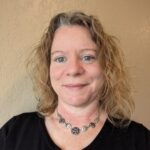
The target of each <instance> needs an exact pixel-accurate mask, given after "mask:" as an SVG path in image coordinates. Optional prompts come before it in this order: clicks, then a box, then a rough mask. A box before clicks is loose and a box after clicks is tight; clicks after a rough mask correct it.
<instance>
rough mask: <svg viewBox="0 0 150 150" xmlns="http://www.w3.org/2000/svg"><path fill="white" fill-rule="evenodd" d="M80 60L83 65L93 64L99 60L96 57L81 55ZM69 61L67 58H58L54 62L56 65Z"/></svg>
mask: <svg viewBox="0 0 150 150" xmlns="http://www.w3.org/2000/svg"><path fill="white" fill-rule="evenodd" d="M79 58H80V59H79V60H81V61H82V62H83V63H92V62H94V61H95V60H96V59H97V57H96V56H95V55H81V56H80V57H79ZM68 60H69V58H67V57H66V56H56V57H55V58H54V62H56V63H65V62H67V61H68Z"/></svg>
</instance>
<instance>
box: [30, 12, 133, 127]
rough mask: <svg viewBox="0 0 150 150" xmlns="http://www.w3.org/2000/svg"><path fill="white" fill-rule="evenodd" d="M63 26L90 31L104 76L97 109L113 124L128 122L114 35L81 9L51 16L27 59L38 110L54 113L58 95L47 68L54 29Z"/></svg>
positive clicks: (126, 89) (128, 102) (129, 105)
mask: <svg viewBox="0 0 150 150" xmlns="http://www.w3.org/2000/svg"><path fill="white" fill-rule="evenodd" d="M63 25H69V26H70V25H79V26H83V27H85V28H87V29H88V31H89V32H90V34H91V37H92V40H93V41H94V42H95V43H96V44H97V46H98V47H99V63H100V65H101V67H102V69H103V71H104V75H105V81H104V85H103V87H102V93H101V94H102V95H101V97H100V99H99V102H100V109H102V110H105V111H106V112H107V113H108V118H109V120H110V121H111V122H112V123H113V124H114V125H116V126H117V125H125V124H128V123H129V122H130V119H131V114H132V111H133V108H134V102H133V100H132V98H131V92H130V86H129V78H128V75H127V71H126V67H125V65H124V59H123V54H122V52H121V50H120V49H119V48H118V46H117V44H116V38H115V37H113V36H110V35H108V34H107V33H106V32H104V29H103V27H102V25H101V23H100V21H99V20H98V19H97V18H96V17H94V16H91V15H86V14H84V13H83V12H67V13H60V14H57V15H56V16H54V17H53V18H52V19H51V21H50V24H49V27H48V28H47V29H46V32H45V33H44V35H43V37H42V38H41V41H40V43H39V44H38V46H37V47H36V48H35V50H34V53H33V57H32V59H30V61H29V62H28V67H30V71H31V73H32V79H33V83H34V84H33V85H34V90H35V91H36V93H38V96H37V98H38V100H39V101H38V106H37V110H38V112H39V113H40V114H42V115H43V116H45V115H47V114H51V113H52V112H54V110H55V108H56V107H57V103H58V97H57V94H56V93H55V91H54V90H53V87H52V85H51V82H50V74H49V68H50V63H51V60H50V59H51V46H52V42H53V39H54V35H55V31H56V30H57V29H58V28H59V27H61V26H63Z"/></svg>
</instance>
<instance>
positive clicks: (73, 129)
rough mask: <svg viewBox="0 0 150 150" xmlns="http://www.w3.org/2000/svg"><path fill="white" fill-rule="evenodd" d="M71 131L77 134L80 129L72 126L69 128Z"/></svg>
mask: <svg viewBox="0 0 150 150" xmlns="http://www.w3.org/2000/svg"><path fill="white" fill-rule="evenodd" d="M71 133H72V134H74V135H78V134H79V133H80V129H79V128H78V127H73V128H72V129H71Z"/></svg>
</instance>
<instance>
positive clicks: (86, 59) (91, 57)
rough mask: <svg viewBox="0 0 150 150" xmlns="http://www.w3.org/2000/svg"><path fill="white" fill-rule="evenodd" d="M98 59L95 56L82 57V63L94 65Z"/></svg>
mask: <svg viewBox="0 0 150 150" xmlns="http://www.w3.org/2000/svg"><path fill="white" fill-rule="evenodd" d="M95 59H96V56H93V55H84V56H82V61H84V62H85V63H92V62H93V61H94V60H95Z"/></svg>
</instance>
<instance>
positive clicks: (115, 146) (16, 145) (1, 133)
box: [0, 112, 150, 150]
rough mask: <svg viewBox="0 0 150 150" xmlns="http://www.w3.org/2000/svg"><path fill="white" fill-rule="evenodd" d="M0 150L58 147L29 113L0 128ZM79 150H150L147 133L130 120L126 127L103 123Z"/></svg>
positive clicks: (51, 149)
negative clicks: (91, 139) (97, 132)
mask: <svg viewBox="0 0 150 150" xmlns="http://www.w3.org/2000/svg"><path fill="white" fill-rule="evenodd" d="M58 136H59V135H58ZM66 144H67V141H66ZM73 149H74V148H73V147H72V150H73ZM0 150H60V148H59V147H58V146H57V145H56V144H55V143H54V142H53V141H52V139H51V138H50V136H49V135H48V132H47V130H46V127H45V123H44V119H43V118H42V117H40V116H39V115H38V113H36V112H33V113H24V114H21V115H18V116H15V117H13V118H12V119H10V120H9V121H8V122H7V123H6V124H5V125H4V126H3V127H2V128H1V129H0ZM83 150H150V131H149V130H148V129H147V128H145V127H144V126H143V125H142V124H139V123H136V122H134V121H132V122H131V123H130V125H129V126H128V127H126V128H117V127H114V126H113V125H112V124H111V123H110V122H109V121H108V120H106V122H105V124H104V126H103V128H102V130H101V131H100V132H99V134H98V135H97V136H96V138H95V139H94V140H93V141H92V142H91V144H89V145H88V146H87V147H86V148H83Z"/></svg>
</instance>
